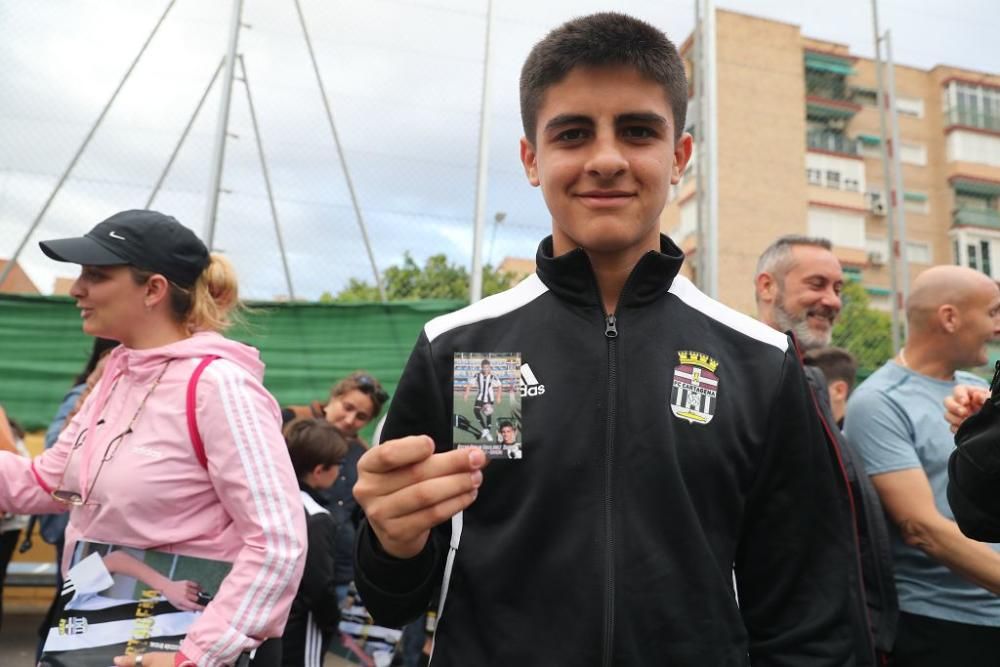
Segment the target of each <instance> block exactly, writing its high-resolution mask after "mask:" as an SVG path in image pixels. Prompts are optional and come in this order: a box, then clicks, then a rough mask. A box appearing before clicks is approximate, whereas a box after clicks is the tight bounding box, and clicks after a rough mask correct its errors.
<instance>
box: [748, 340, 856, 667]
mask: <svg viewBox="0 0 1000 667" xmlns="http://www.w3.org/2000/svg"><path fill="white" fill-rule="evenodd" d="M794 354H795V352H794V349H792V348H790V349H789V351H788V352H787V353H786V354H785V359H784V362H783V368H782V371H781V377H780V378H779V379H778V382H777V387H776V389H775V392H774V395H773V396H772V397H771V399H770V400H769V401H768V402H767V404H768V405H770V406H771V408H770V414H769V415H768V416H767V420H768V422H767V431H766V436H765V437H766V440H765V441H764V443H763V447H762V450H761V451H760V452H759V455H758V456H757V459H758V460H759V464H758V470H757V473H756V476H755V479H754V483H753V486H752V487H751V489H750V491H749V497H748V500H747V505H746V509H745V512H744V526H743V534H742V536H741V539H740V542H739V545H738V548H737V553H736V559H735V563H734V567H735V575H736V582H737V587H738V592H739V606H740V612H741V614H742V615H743V622H744V624H745V626H746V629H747V635H748V641H749V654H750V662H751V663H753V665H754V667H771V666H778V665H781V666H785V665H796V666H797V667H798V666H803V667H806V666H808V667H820V666H822V667H842V666H843V665H847V664H852V662H851V655H852V652H853V650H854V645H853V641H852V636H851V628H850V620H849V616H848V601H849V598H848V582H849V576H848V567H850V566H851V564H852V563H853V562H854V560H853V559H854V558H855V557H856V556H855V554H854V543H853V541H852V537H851V534H850V531H851V525H850V517H849V515H848V513H847V500H846V496H845V493H846V491H845V489H844V482H843V481H842V480H841V479H840V478H838V475H839V471H838V470H835V469H834V461H833V458H832V455H831V452H830V450H829V448H828V445H827V442H826V439H825V436H824V433H823V432H822V430H821V426H820V424H819V420H818V417H817V415H816V409H815V405H814V404H813V403H812V397H811V394H810V393H809V389H808V387H807V385H806V382H805V377H804V376H803V373H802V369H801V367H800V366H799V362H798V359H797V358H796V357H795V356H794Z"/></svg>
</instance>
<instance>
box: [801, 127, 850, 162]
mask: <svg viewBox="0 0 1000 667" xmlns="http://www.w3.org/2000/svg"><path fill="white" fill-rule="evenodd" d="M806 146H807V147H809V148H811V149H815V150H821V151H828V152H830V153H840V154H842V155H852V156H856V155H858V153H859V151H858V140H857V139H853V138H851V137H848V136H845V135H844V134H843V133H841V132H831V131H829V130H813V131H811V132H806Z"/></svg>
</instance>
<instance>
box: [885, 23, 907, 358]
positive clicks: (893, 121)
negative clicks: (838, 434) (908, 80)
mask: <svg viewBox="0 0 1000 667" xmlns="http://www.w3.org/2000/svg"><path fill="white" fill-rule="evenodd" d="M883 39H884V40H885V62H886V66H887V67H886V71H887V72H888V79H889V81H888V84H889V99H890V100H891V101H892V104H891V105H890V107H889V110H888V111H889V120H890V126H891V132H892V173H893V180H892V204H893V207H894V208H895V211H896V215H895V217H894V218H893V220H894V221H895V224H896V246H895V248H893V249H892V250H893V254H894V255H895V256H896V262H897V264H898V266H899V270H898V272H899V309H900V312H904V309H905V305H906V300H907V299H908V298H909V296H910V262H909V258H908V252H907V250H908V248H907V245H906V207H905V206H904V205H903V203H904V201H905V198H906V194H905V193H906V191H905V190H903V167H902V165H901V164H900V160H901V157H900V146H901V145H902V144H900V142H899V108H898V105H897V104H896V63H895V61H894V60H893V59H892V31H891V30H886V31H885V37H883ZM900 329H901V331H902V334H903V338H906V318H905V317H904V318H900Z"/></svg>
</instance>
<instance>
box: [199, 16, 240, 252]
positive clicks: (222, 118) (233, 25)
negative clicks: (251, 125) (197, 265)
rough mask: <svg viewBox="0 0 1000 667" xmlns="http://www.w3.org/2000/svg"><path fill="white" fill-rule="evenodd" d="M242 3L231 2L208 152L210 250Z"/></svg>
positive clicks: (213, 241)
mask: <svg viewBox="0 0 1000 667" xmlns="http://www.w3.org/2000/svg"><path fill="white" fill-rule="evenodd" d="M242 16H243V0H233V13H232V17H231V18H230V21H229V46H228V47H227V49H226V64H225V71H224V74H223V78H222V98H221V100H220V101H219V120H218V122H217V123H216V126H215V145H214V147H213V149H212V172H211V179H210V181H209V184H208V205H207V207H206V208H205V245H207V246H208V249H209V250H211V249H212V246H213V245H214V243H215V218H216V215H217V214H218V211H219V190H220V188H221V187H222V166H223V163H224V162H225V160H226V136H227V134H228V133H229V103H230V101H231V100H232V96H233V74H234V72H235V71H236V47H237V45H238V44H239V41H240V20H241V17H242Z"/></svg>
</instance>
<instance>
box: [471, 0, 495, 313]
mask: <svg viewBox="0 0 1000 667" xmlns="http://www.w3.org/2000/svg"><path fill="white" fill-rule="evenodd" d="M492 23H493V0H486V47H485V51H486V53H485V55H484V56H483V91H482V97H481V99H480V104H479V158H478V160H477V164H476V174H477V177H476V217H475V222H474V225H473V228H472V276H470V280H469V303H475V302H476V301H479V300H480V299H482V298H483V228H484V226H485V224H486V188H487V185H488V179H489V171H490V170H489V149H490V109H489V107H490V26H491V24H492Z"/></svg>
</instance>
